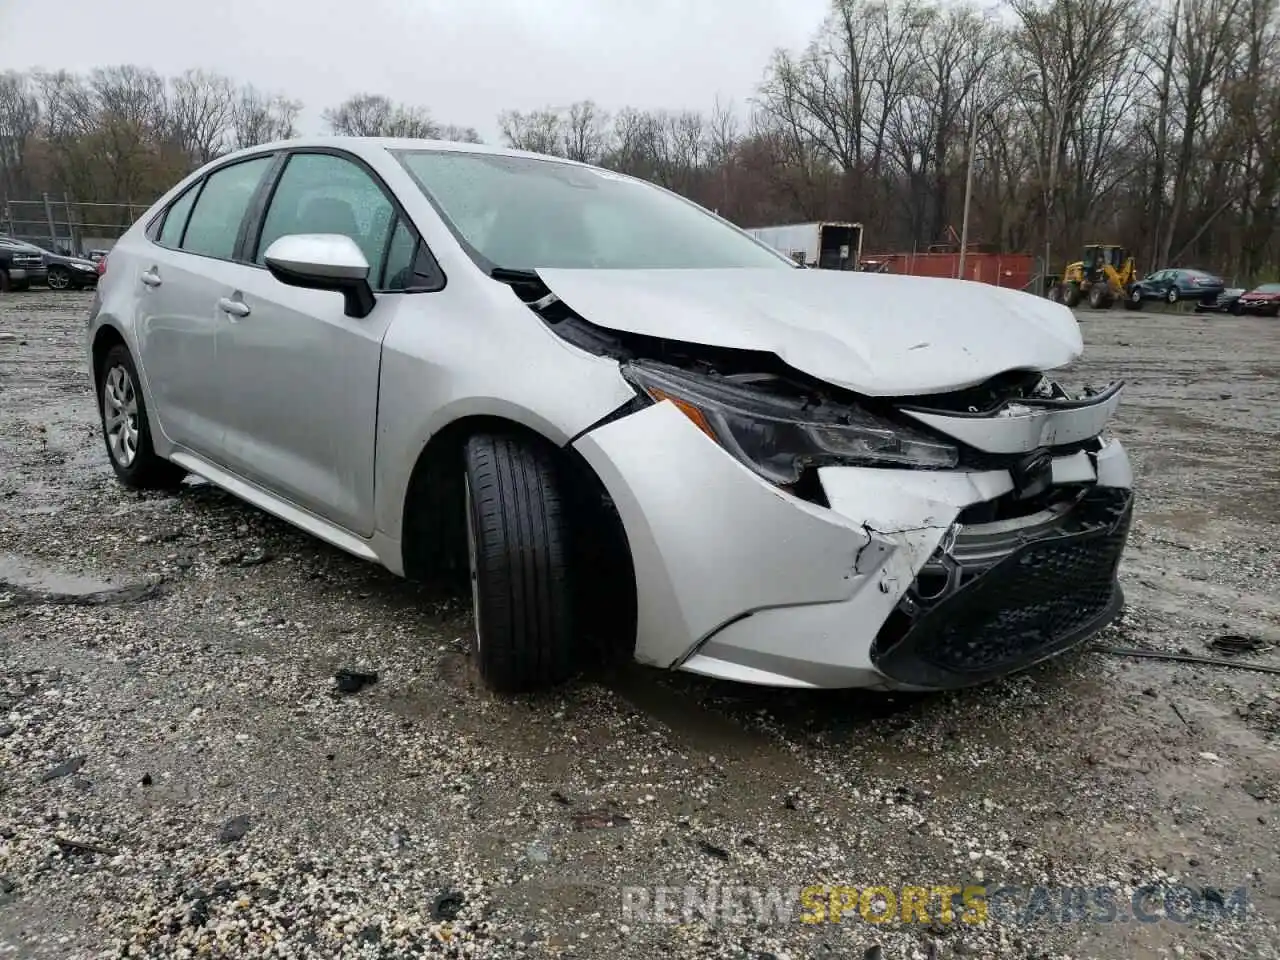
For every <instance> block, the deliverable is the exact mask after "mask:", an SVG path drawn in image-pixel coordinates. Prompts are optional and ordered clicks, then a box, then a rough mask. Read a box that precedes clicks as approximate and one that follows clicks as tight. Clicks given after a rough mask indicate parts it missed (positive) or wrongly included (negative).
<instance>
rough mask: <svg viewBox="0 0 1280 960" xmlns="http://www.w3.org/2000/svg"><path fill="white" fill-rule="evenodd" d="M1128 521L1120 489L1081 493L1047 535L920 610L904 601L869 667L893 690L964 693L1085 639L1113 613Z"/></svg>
mask: <svg viewBox="0 0 1280 960" xmlns="http://www.w3.org/2000/svg"><path fill="white" fill-rule="evenodd" d="M1132 516H1133V499H1132V495H1131V494H1130V493H1129V491H1125V490H1118V489H1110V488H1097V489H1095V490H1094V491H1091V492H1090V493H1089V494H1088V495H1086V496H1085V497H1084V498H1083V499H1082V500H1081V501H1080V502H1079V504H1077V505H1076V507H1075V509H1074V510H1073V511H1072V514H1071V516H1070V518H1069V519H1068V522H1066V523H1065V524H1064V525H1063V526H1062V528H1061V529H1060V530H1059V531H1057V532H1056V533H1055V534H1054V535H1051V536H1048V537H1045V538H1043V539H1039V540H1034V541H1032V542H1030V543H1027V544H1025V545H1023V546H1022V547H1020V548H1018V549H1016V550H1014V551H1013V552H1011V553H1010V554H1009V555H1008V556H1007V557H1005V558H1004V559H1003V560H1001V561H999V562H998V563H996V564H995V565H993V566H991V567H990V568H989V569H987V570H986V571H985V572H982V573H980V574H978V575H977V576H975V577H973V578H972V579H970V580H968V582H966V583H965V584H964V586H962V587H961V588H960V589H959V590H957V591H955V592H954V593H952V594H951V595H950V596H948V597H947V598H946V599H945V600H942V601H940V602H939V603H937V604H935V605H933V606H931V607H928V608H927V609H924V610H921V609H920V607H919V606H918V605H913V604H910V603H904V604H903V606H902V607H900V608H899V610H898V611H897V612H896V613H895V615H894V616H893V617H891V618H890V620H889V621H888V623H886V625H885V628H884V629H883V630H882V631H881V634H880V636H879V637H878V638H877V640H876V644H875V649H874V650H873V652H872V657H873V660H874V662H875V664H876V666H877V668H878V669H879V670H881V671H882V672H883V673H884V674H885V675H886V676H889V677H892V678H894V679H895V680H898V681H900V682H902V683H909V684H914V685H919V686H927V687H955V686H965V685H967V684H971V683H979V682H981V681H983V680H986V679H990V678H991V677H994V676H998V675H1000V674H1004V673H1008V672H1010V671H1013V670H1017V669H1020V668H1022V667H1026V666H1030V665H1031V664H1032V663H1035V662H1037V661H1039V660H1042V659H1044V658H1045V657H1048V656H1052V655H1053V654H1055V653H1059V652H1061V651H1062V650H1065V649H1066V648H1068V647H1070V646H1073V645H1074V644H1076V643H1078V642H1079V641H1081V640H1083V639H1085V638H1086V637H1087V636H1089V635H1090V634H1092V633H1093V632H1095V631H1096V630H1098V629H1100V628H1101V627H1102V626H1103V625H1105V624H1106V623H1107V622H1108V621H1109V620H1111V619H1112V618H1113V617H1114V616H1115V614H1116V613H1117V612H1118V611H1119V608H1120V603H1121V594H1120V589H1119V585H1118V584H1117V582H1116V570H1117V568H1118V566H1119V563H1120V555H1121V553H1122V551H1123V550H1124V545H1125V542H1126V541H1127V539H1128V534H1129V524H1130V521H1131V519H1132Z"/></svg>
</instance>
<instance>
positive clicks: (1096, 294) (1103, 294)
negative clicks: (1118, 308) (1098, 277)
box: [1089, 283, 1111, 310]
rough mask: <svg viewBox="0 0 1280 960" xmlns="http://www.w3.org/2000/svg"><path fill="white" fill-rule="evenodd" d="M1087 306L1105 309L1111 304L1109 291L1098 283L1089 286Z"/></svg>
mask: <svg viewBox="0 0 1280 960" xmlns="http://www.w3.org/2000/svg"><path fill="white" fill-rule="evenodd" d="M1089 306H1091V307H1092V308H1093V309H1094V310H1105V309H1106V308H1107V307H1109V306H1111V292H1110V291H1109V290H1107V288H1106V287H1104V286H1103V285H1102V284H1100V283H1095V284H1093V286H1091V287H1090V288H1089Z"/></svg>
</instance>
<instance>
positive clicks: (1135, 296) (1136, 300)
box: [1124, 287, 1142, 310]
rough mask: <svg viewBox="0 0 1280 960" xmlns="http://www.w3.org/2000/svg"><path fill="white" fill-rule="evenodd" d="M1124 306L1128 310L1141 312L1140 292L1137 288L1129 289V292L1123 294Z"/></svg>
mask: <svg viewBox="0 0 1280 960" xmlns="http://www.w3.org/2000/svg"><path fill="white" fill-rule="evenodd" d="M1124 305H1125V307H1126V308H1127V309H1129V310H1141V309H1142V291H1141V290H1139V289H1138V288H1137V287H1130V288H1129V291H1128V292H1127V293H1126V294H1125V297H1124Z"/></svg>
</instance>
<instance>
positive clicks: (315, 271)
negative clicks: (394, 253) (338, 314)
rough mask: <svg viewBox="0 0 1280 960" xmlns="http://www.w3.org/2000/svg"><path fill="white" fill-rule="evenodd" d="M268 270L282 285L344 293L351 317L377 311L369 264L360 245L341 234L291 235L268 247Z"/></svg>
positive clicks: (266, 256) (266, 257) (346, 306)
mask: <svg viewBox="0 0 1280 960" xmlns="http://www.w3.org/2000/svg"><path fill="white" fill-rule="evenodd" d="M264 259H265V261H266V264H267V269H268V270H270V271H271V275H272V276H273V277H275V278H276V279H277V280H279V281H280V282H281V283H284V284H288V285H289V286H291V287H304V288H307V289H310V290H333V291H335V292H336V293H341V294H342V297H343V302H344V312H345V313H346V315H347V316H348V317H356V318H360V317H367V316H368V315H369V313H370V312H371V311H372V310H373V304H374V299H373V288H372V287H370V286H369V261H368V260H366V259H365V257H364V254H363V253H362V252H361V251H360V248H359V247H358V246H356V242H355V241H354V240H352V239H351V238H350V237H346V236H343V235H342V234H340V233H291V234H287V235H286V236H283V237H281V238H280V239H278V240H276V242H275V243H273V244H271V246H269V247H267V252H266V254H265V256H264Z"/></svg>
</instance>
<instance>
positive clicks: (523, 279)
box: [489, 267, 542, 283]
mask: <svg viewBox="0 0 1280 960" xmlns="http://www.w3.org/2000/svg"><path fill="white" fill-rule="evenodd" d="M489 276H491V277H493V279H495V280H501V281H502V282H503V283H542V278H541V277H539V276H538V273H537V271H536V270H519V269H516V268H515V267H494V268H493V269H492V270H490V271H489Z"/></svg>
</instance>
